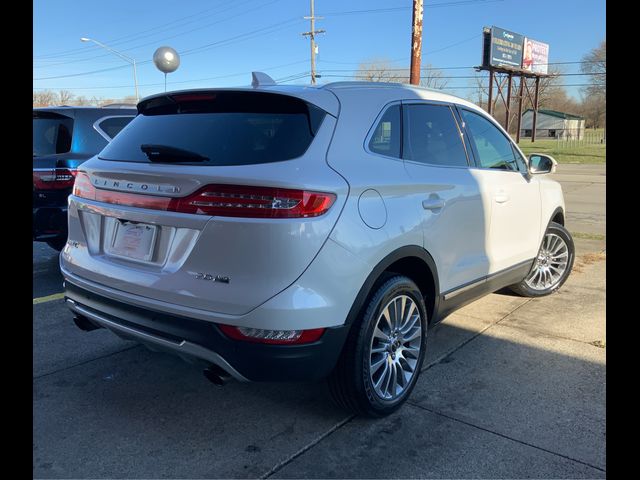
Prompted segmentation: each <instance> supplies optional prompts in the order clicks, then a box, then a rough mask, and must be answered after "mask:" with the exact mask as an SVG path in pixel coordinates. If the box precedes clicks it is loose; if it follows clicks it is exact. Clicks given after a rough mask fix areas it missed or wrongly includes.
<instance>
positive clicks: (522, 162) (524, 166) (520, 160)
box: [512, 145, 527, 173]
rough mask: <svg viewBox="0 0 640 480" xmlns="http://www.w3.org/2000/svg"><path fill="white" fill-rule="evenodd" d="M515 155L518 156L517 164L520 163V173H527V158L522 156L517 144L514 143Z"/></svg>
mask: <svg viewBox="0 0 640 480" xmlns="http://www.w3.org/2000/svg"><path fill="white" fill-rule="evenodd" d="M512 148H513V155H514V156H515V157H516V164H517V165H518V170H520V173H527V160H526V159H525V158H524V157H523V156H522V154H521V153H520V152H519V151H518V149H517V148H516V146H515V145H512Z"/></svg>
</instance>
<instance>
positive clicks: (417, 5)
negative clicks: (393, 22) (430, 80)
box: [409, 0, 423, 85]
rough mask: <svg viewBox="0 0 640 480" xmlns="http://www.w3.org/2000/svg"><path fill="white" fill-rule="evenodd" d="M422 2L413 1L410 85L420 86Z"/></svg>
mask: <svg viewBox="0 0 640 480" xmlns="http://www.w3.org/2000/svg"><path fill="white" fill-rule="evenodd" d="M422 13H423V12H422V0H413V22H412V27H411V73H410V80H409V83H411V85H420V56H421V54H422Z"/></svg>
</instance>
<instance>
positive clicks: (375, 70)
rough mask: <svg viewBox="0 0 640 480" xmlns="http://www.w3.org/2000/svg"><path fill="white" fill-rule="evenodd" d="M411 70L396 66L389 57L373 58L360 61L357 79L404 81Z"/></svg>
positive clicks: (366, 80)
mask: <svg viewBox="0 0 640 480" xmlns="http://www.w3.org/2000/svg"><path fill="white" fill-rule="evenodd" d="M408 72H409V70H408V69H406V71H404V69H397V68H394V67H393V66H392V64H391V62H390V61H389V60H387V59H384V58H383V59H372V60H369V61H365V62H362V63H360V65H359V66H358V70H357V71H356V80H361V81H365V82H402V81H403V80H404V81H406V80H407V79H408V78H409V75H408Z"/></svg>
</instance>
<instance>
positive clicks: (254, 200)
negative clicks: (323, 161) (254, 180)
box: [73, 173, 336, 218]
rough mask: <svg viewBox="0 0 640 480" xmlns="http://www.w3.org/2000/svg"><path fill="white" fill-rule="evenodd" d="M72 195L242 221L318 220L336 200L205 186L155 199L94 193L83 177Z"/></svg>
mask: <svg viewBox="0 0 640 480" xmlns="http://www.w3.org/2000/svg"><path fill="white" fill-rule="evenodd" d="M73 194H74V195H76V196H78V197H82V198H88V199H90V200H98V201H101V202H105V203H113V204H117V205H128V206H132V207H140V208H149V209H153V210H167V211H172V212H181V213H193V214H198V215H211V216H220V217H245V218H309V217H317V216H320V215H322V214H324V213H326V212H327V210H329V208H330V207H331V205H333V202H334V201H335V199H336V196H335V195H334V194H333V193H324V192H311V191H308V190H293V189H288V188H272V187H250V186H242V185H207V186H206V187H202V188H201V189H199V190H197V191H196V192H194V193H192V194H191V195H187V196H186V197H180V198H171V197H158V196H154V195H144V194H138V193H123V192H113V191H109V190H101V189H97V188H95V187H94V186H93V185H92V184H91V180H90V179H89V176H88V175H87V174H85V173H80V174H78V176H77V178H76V183H75V186H74V189H73Z"/></svg>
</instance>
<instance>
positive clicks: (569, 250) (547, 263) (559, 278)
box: [510, 222, 575, 297]
mask: <svg viewBox="0 0 640 480" xmlns="http://www.w3.org/2000/svg"><path fill="white" fill-rule="evenodd" d="M574 257H575V247H574V245H573V238H571V234H570V233H569V231H568V230H567V229H566V228H564V227H563V226H562V225H560V224H559V223H554V222H552V223H551V224H550V225H549V228H547V231H546V233H545V235H544V238H543V239H542V245H540V250H539V251H538V255H537V257H536V258H535V260H534V262H533V266H532V267H531V271H530V272H529V273H528V274H527V276H526V277H525V278H524V279H523V280H522V281H521V282H520V283H517V284H515V285H511V287H510V288H511V290H513V291H514V292H516V293H517V294H519V295H522V296H525V297H542V296H545V295H549V294H551V293H553V292H555V291H557V290H558V289H559V288H560V287H561V286H562V284H564V282H565V281H566V280H567V278H568V277H569V274H570V273H571V269H572V268H573V260H574Z"/></svg>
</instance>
